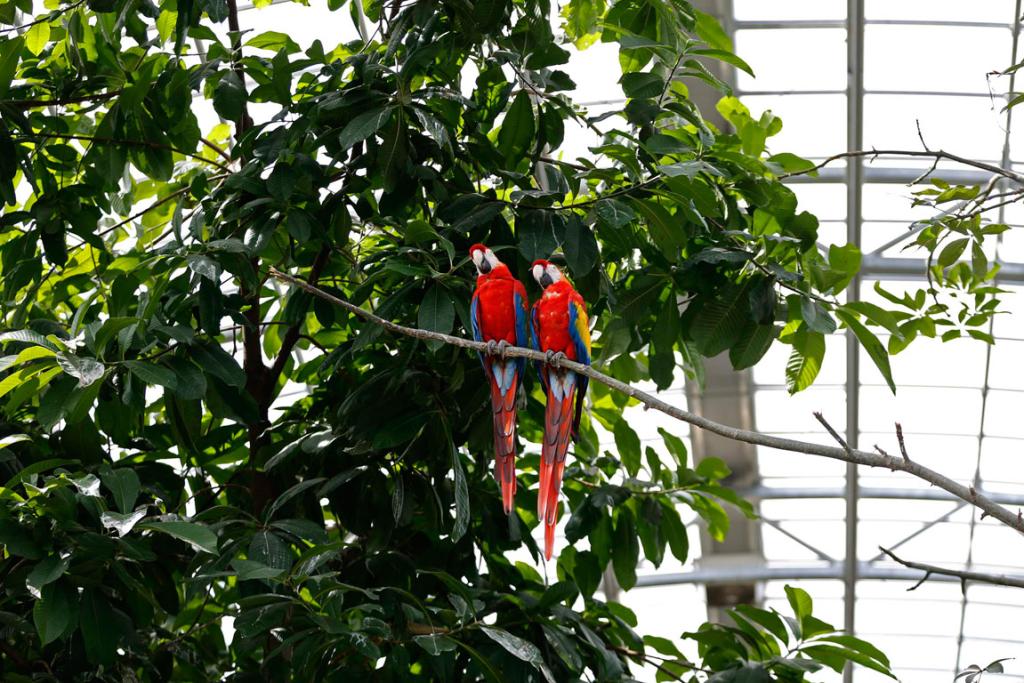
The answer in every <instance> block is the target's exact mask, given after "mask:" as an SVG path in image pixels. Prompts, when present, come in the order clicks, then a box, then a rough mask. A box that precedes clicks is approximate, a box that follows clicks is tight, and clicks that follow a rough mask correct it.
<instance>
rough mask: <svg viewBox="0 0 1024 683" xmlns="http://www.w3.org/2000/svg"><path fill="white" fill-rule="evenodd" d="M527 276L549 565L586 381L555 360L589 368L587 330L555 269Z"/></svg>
mask: <svg viewBox="0 0 1024 683" xmlns="http://www.w3.org/2000/svg"><path fill="white" fill-rule="evenodd" d="M533 277H534V279H535V280H537V283H538V284H539V285H540V286H541V288H542V289H543V290H544V294H543V295H542V296H541V298H540V299H538V300H537V302H536V303H534V305H533V313H532V320H531V322H532V327H533V346H534V348H535V349H537V350H538V351H543V352H545V353H546V354H547V358H548V361H547V362H546V363H538V367H537V369H538V371H539V372H540V379H541V382H542V383H543V385H544V391H545V393H546V394H547V407H546V409H545V412H544V443H543V444H542V445H541V458H540V490H539V491H538V493H537V514H538V516H539V517H540V519H541V520H542V521H543V523H544V556H545V557H546V558H547V559H549V560H550V559H551V551H552V549H553V548H554V545H555V524H556V522H558V493H559V491H560V490H561V487H562V473H563V471H564V470H565V456H566V452H567V451H568V450H569V439H570V438H572V439H573V440H576V439H577V438H578V437H579V428H580V417H581V416H582V415H583V399H584V397H585V396H586V394H587V385H588V384H589V382H590V380H589V379H588V378H587V377H583V376H581V375H577V374H576V373H575V372H573V371H572V370H569V369H565V368H559V367H556V365H557V362H556V361H557V359H558V358H561V357H564V358H568V359H569V360H574V361H576V362H578V363H583V364H585V365H590V327H589V323H588V321H587V307H586V303H585V302H584V301H583V297H581V296H580V295H579V292H577V291H576V290H575V289H573V286H572V285H571V284H569V281H568V280H566V279H565V276H564V275H562V271H560V270H559V269H558V267H557V266H555V265H554V264H552V263H549V262H548V261H544V260H539V261H534V262H533ZM574 401H575V406H574V403H573V402H574ZM574 408H575V410H574Z"/></svg>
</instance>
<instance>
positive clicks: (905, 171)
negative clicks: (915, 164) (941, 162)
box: [786, 156, 992, 185]
mask: <svg viewBox="0 0 1024 683" xmlns="http://www.w3.org/2000/svg"><path fill="white" fill-rule="evenodd" d="M878 158H879V159H893V158H894V157H881V156H880V157H878ZM870 160H871V158H870V157H868V158H867V161H868V162H870ZM929 168H930V167H929V166H923V167H919V168H906V167H900V168H897V167H885V166H870V165H867V166H865V167H864V182H867V183H890V184H900V185H909V184H910V183H912V182H914V181H915V180H917V179H918V178H920V177H921V174H923V173H924V172H925V171H927V170H928V169H929ZM928 177H929V178H941V179H942V180H945V181H946V182H948V183H952V184H954V185H983V184H985V183H987V182H988V181H989V179H990V178H991V177H992V174H991V173H988V172H986V171H980V170H974V169H957V168H937V169H935V170H934V171H933V172H932V173H931V174H930V175H929V176H928ZM786 182H787V183H845V182H846V169H845V168H822V169H820V170H819V171H818V175H817V177H813V178H812V177H811V176H809V175H796V176H792V177H789V178H786Z"/></svg>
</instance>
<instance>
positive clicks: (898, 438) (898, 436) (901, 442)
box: [896, 422, 910, 462]
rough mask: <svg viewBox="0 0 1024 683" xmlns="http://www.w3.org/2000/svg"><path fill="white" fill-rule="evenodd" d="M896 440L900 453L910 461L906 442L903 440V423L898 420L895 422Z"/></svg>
mask: <svg viewBox="0 0 1024 683" xmlns="http://www.w3.org/2000/svg"><path fill="white" fill-rule="evenodd" d="M896 441H897V443H899V445H900V455H902V456H903V459H904V460H906V461H907V462H910V456H909V455H907V442H906V441H904V440H903V425H901V424H900V423H899V422H897V423H896Z"/></svg>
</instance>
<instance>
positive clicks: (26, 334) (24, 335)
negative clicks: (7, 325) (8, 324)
mask: <svg viewBox="0 0 1024 683" xmlns="http://www.w3.org/2000/svg"><path fill="white" fill-rule="evenodd" d="M9 341H13V342H23V343H25V344H35V345H36V346H42V347H43V348H44V349H49V350H50V351H53V352H54V353H58V352H60V351H63V350H64V349H63V348H62V347H60V346H57V344H55V343H54V342H53V341H51V340H50V339H47V338H46V337H44V336H43V335H41V334H39V333H38V332H33V331H32V330H12V331H11V332H4V333H3V334H0V343H3V342H9Z"/></svg>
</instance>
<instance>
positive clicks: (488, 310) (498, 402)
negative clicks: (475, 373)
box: [469, 244, 590, 560]
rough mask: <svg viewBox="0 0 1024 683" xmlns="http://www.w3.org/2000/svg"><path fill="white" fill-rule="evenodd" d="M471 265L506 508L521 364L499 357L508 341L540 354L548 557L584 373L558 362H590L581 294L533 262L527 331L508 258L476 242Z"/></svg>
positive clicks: (542, 503) (523, 300) (512, 483)
mask: <svg viewBox="0 0 1024 683" xmlns="http://www.w3.org/2000/svg"><path fill="white" fill-rule="evenodd" d="M469 255H470V258H471V259H472V260H473V265H475V266H476V271H477V279H476V290H475V291H474V292H473V303H472V305H471V307H470V318H471V321H472V325H473V338H474V339H476V340H477V341H482V342H487V344H488V346H490V347H491V350H492V351H494V352H496V355H495V353H492V354H490V355H484V354H481V355H480V362H481V363H482V364H483V366H484V372H485V373H486V375H487V378H488V381H489V382H490V386H491V407H492V410H493V412H494V457H495V461H494V477H495V479H497V480H498V483H499V485H500V486H501V499H502V504H503V506H504V508H505V513H506V514H509V513H511V511H512V502H513V498H514V497H515V493H516V395H517V392H518V390H519V386H520V384H521V383H522V381H523V374H524V370H525V368H526V360H525V359H524V358H505V356H504V355H503V354H502V353H501V350H502V349H503V348H506V347H507V346H509V345H513V346H526V345H527V344H528V343H530V344H532V346H533V348H535V349H537V350H539V351H543V352H545V353H546V354H547V359H548V360H547V362H544V363H537V364H536V365H537V372H538V373H539V374H540V380H541V384H542V385H543V386H544V392H545V394H546V396H547V407H546V409H545V414H544V442H543V444H542V445H541V458H540V490H539V491H538V494H537V515H538V517H539V518H540V520H541V521H542V522H543V524H544V556H545V557H546V558H547V559H548V560H550V559H551V553H552V550H553V548H554V544H555V524H556V523H557V522H558V494H559V491H560V490H561V487H562V473H563V471H564V470H565V456H566V453H567V452H568V450H569V440H570V439H573V440H575V439H576V438H577V437H578V435H579V426H580V417H581V416H582V414H583V399H584V397H585V396H586V393H587V384H588V382H589V380H588V378H587V377H584V376H582V375H578V374H577V373H575V372H573V371H572V370H569V369H567V368H561V367H558V365H557V359H559V358H562V357H564V358H568V359H569V360H574V361H576V362H578V363H583V364H585V365H589V364H590V328H589V326H588V322H587V309H586V304H585V303H584V301H583V297H581V296H580V295H579V293H578V292H577V291H576V290H575V289H573V286H572V285H571V284H570V283H569V281H568V280H566V279H565V276H564V275H562V271H560V270H559V269H558V267H557V266H555V265H554V264H553V263H550V262H548V261H544V260H538V261H534V262H533V266H532V268H531V272H532V274H533V277H534V279H535V280H536V281H537V284H539V285H540V287H541V289H542V290H543V294H542V295H541V297H540V299H538V300H537V301H536V302H535V303H534V304H533V308H532V311H531V312H530V314H529V315H530V332H529V334H528V333H527V323H526V317H527V297H526V288H525V287H523V283H522V282H520V281H519V280H517V279H516V278H514V277H513V276H512V273H510V272H509V269H508V266H506V265H505V264H503V263H502V262H501V261H499V260H498V257H497V256H495V255H494V252H493V251H491V250H490V249H488V248H487V247H486V246H484V245H483V244H474V245H473V246H472V247H470V249H469Z"/></svg>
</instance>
